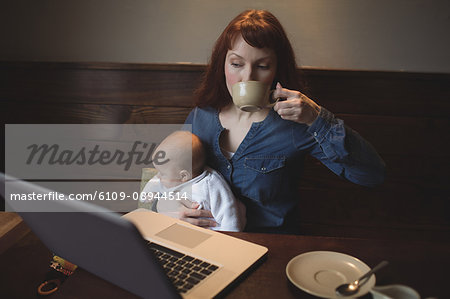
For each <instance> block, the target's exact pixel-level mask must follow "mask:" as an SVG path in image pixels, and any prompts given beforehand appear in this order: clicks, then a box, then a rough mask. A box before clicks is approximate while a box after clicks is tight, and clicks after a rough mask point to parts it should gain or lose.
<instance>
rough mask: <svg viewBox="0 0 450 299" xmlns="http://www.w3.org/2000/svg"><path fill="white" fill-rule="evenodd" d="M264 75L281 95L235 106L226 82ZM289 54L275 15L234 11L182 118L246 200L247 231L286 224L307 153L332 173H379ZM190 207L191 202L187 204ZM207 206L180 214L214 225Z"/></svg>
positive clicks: (376, 176)
mask: <svg viewBox="0 0 450 299" xmlns="http://www.w3.org/2000/svg"><path fill="white" fill-rule="evenodd" d="M250 80H254V81H262V82H264V83H267V84H269V85H271V86H272V87H273V88H275V93H274V97H280V98H285V99H286V100H284V101H280V102H278V103H277V104H276V105H275V106H274V108H273V110H272V109H263V110H259V111H257V112H244V111H241V110H239V108H237V107H236V106H235V105H234V104H233V101H232V98H231V86H232V85H233V84H235V83H236V82H240V81H250ZM300 90H301V85H300V78H299V77H298V73H297V66H296V63H295V58H294V53H293V50H292V47H291V45H290V43H289V40H288V39H287V36H286V33H285V32H284V29H283V27H282V26H281V24H280V23H279V21H278V20H277V19H276V18H275V17H274V16H273V15H272V14H271V13H269V12H267V11H261V10H248V11H244V12H242V13H241V14H239V15H238V16H237V17H236V18H234V19H233V20H232V21H231V22H230V24H229V25H228V26H227V27H226V28H225V30H224V32H223V33H222V34H221V35H220V37H219V38H218V40H217V42H216V44H215V46H214V49H213V52H212V56H211V58H210V63H209V65H208V67H207V70H206V73H205V77H204V78H203V81H202V83H201V85H200V87H199V89H198V90H197V92H196V99H197V102H196V104H197V107H196V108H195V109H194V110H193V111H192V112H191V113H190V114H189V116H188V118H187V120H186V123H187V124H192V132H193V133H194V134H196V135H197V136H199V137H200V139H201V140H202V142H203V143H204V145H205V147H206V149H207V153H208V157H207V161H208V164H209V165H210V166H211V167H213V168H215V169H216V170H218V171H219V172H220V173H221V174H222V175H223V176H224V177H225V179H226V180H227V181H228V183H229V184H230V185H231V187H232V190H233V192H234V193H235V194H236V196H237V197H238V198H240V199H241V200H242V201H243V202H244V204H245V205H246V207H247V228H246V230H248V231H261V230H263V231H273V230H275V231H276V230H280V231H286V230H287V231H291V232H292V230H291V228H290V227H288V226H289V222H290V221H289V219H288V215H290V213H289V212H290V211H292V210H293V208H294V207H295V205H296V202H297V199H298V198H299V196H298V194H297V189H298V186H297V185H298V182H299V179H300V174H301V173H302V170H303V162H304V158H305V156H306V155H307V154H310V155H312V156H313V157H315V158H317V159H318V160H319V161H321V162H322V163H323V164H324V165H326V166H327V167H328V168H329V169H330V170H332V171H333V172H334V173H336V174H337V175H339V176H341V177H343V178H345V179H348V180H350V181H352V182H354V183H357V184H360V185H365V186H374V185H377V184H379V183H381V182H382V181H383V180H384V163H383V161H382V160H381V158H380V157H379V156H378V155H377V153H376V151H375V150H374V149H373V148H372V147H371V145H370V144H369V143H367V142H366V141H365V140H364V139H362V138H361V137H360V136H359V135H358V134H357V133H356V132H355V131H353V130H351V129H350V128H348V127H346V126H345V125H344V123H343V121H342V120H340V119H337V118H336V117H335V116H334V115H333V114H332V113H331V112H329V111H328V110H326V109H325V108H323V107H320V106H319V105H317V104H316V103H315V102H314V101H313V100H311V99H310V98H308V97H307V96H305V95H304V94H302V93H301V92H300ZM193 208H195V207H193ZM205 217H211V214H210V213H209V212H208V211H202V210H194V209H192V210H187V211H185V212H183V213H181V214H180V218H181V219H183V220H185V221H188V222H191V223H193V224H195V225H199V226H213V225H214V221H213V220H211V219H205Z"/></svg>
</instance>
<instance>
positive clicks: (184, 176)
mask: <svg viewBox="0 0 450 299" xmlns="http://www.w3.org/2000/svg"><path fill="white" fill-rule="evenodd" d="M180 177H181V181H182V182H183V183H184V182H187V181H189V180H190V179H192V174H191V173H190V172H189V171H187V170H186V169H183V170H182V171H180Z"/></svg>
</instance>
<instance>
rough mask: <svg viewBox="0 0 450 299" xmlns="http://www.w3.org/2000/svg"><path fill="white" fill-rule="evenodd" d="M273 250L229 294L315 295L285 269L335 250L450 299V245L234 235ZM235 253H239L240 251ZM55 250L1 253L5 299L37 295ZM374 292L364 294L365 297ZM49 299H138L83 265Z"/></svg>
mask: <svg viewBox="0 0 450 299" xmlns="http://www.w3.org/2000/svg"><path fill="white" fill-rule="evenodd" d="M229 234H230V235H232V236H235V237H238V238H242V239H245V240H248V241H251V242H255V243H258V244H261V245H264V246H266V247H268V248H269V255H268V258H267V260H266V261H265V262H264V263H263V264H262V265H260V266H259V267H258V268H257V269H256V270H255V271H254V272H252V273H251V274H250V275H249V276H248V277H246V278H245V279H244V280H243V281H242V282H241V283H239V284H238V285H237V286H236V287H234V288H233V289H232V290H231V291H230V292H229V293H228V294H227V297H229V298H280V299H281V298H313V297H312V296H310V295H308V294H306V293H304V292H302V291H300V290H298V289H297V288H296V287H294V286H293V285H292V284H291V283H290V282H289V280H288V279H287V277H286V274H285V267H286V264H287V263H288V262H289V260H290V259H291V258H293V257H295V256H296V255H298V254H301V253H304V252H308V251H315V250H330V251H338V252H342V253H346V254H349V255H352V256H355V257H358V258H359V259H361V260H362V261H364V262H365V263H366V264H368V265H369V266H374V265H375V264H376V263H378V262H379V261H381V260H383V259H386V260H388V261H390V265H389V266H388V267H386V268H384V269H383V270H382V271H380V272H379V274H377V285H386V284H405V285H408V286H411V287H413V288H414V289H416V290H417V291H418V292H419V293H420V294H421V296H422V298H426V297H436V298H448V295H449V293H450V291H449V290H447V284H448V277H449V276H448V271H449V269H450V243H448V242H444V243H441V242H438V241H436V242H434V241H427V242H421V241H414V242H411V241H402V240H395V241H392V240H391V241H385V240H368V239H349V238H331V237H312V236H293V235H274V234H254V233H229ZM236 254H239V253H238V252H236ZM50 259H51V252H49V251H48V249H47V248H46V247H45V246H44V245H43V244H42V242H40V240H39V239H38V238H37V237H36V236H35V235H34V234H33V233H31V232H30V233H28V234H27V235H26V236H25V237H24V238H23V239H21V240H20V241H19V242H17V243H16V244H15V245H14V246H13V247H11V248H9V249H8V250H7V251H5V252H4V253H3V254H2V255H0V269H1V270H0V271H1V272H0V273H1V274H0V290H1V295H0V297H2V298H35V297H37V295H36V287H37V286H38V285H39V284H40V283H41V282H42V281H43V279H44V277H45V273H46V272H47V271H48V269H49V267H48V264H49V261H50ZM366 297H368V298H370V297H371V296H370V295H369V296H365V298H366ZM49 298H136V297H135V296H133V295H132V294H130V293H128V292H126V291H124V290H122V289H120V288H119V287H116V286H114V285H112V284H110V283H108V282H106V281H104V280H102V279H100V278H98V277H96V276H94V275H92V274H90V273H88V272H87V271H84V270H82V269H78V270H77V271H76V272H75V274H74V275H72V276H71V277H70V278H69V279H67V280H66V282H65V283H64V284H63V285H62V287H61V289H60V290H59V291H58V292H56V293H55V294H53V295H51V296H49Z"/></svg>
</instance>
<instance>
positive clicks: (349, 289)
mask: <svg viewBox="0 0 450 299" xmlns="http://www.w3.org/2000/svg"><path fill="white" fill-rule="evenodd" d="M387 264H389V263H388V262H387V261H382V262H381V263H379V264H378V265H376V266H375V267H374V268H373V269H372V270H370V271H369V272H367V273H366V274H364V275H363V276H361V277H360V278H358V279H357V280H355V281H354V282H352V283H344V284H341V285H340V286H338V287H337V288H336V294H337V295H339V296H351V295H354V294H356V293H357V292H358V290H359V288H360V287H361V286H362V285H363V284H365V283H366V282H367V281H369V278H370V276H372V274H373V273H375V272H376V271H378V270H380V269H381V268H383V267H384V266H386V265H387ZM363 280H364V281H363Z"/></svg>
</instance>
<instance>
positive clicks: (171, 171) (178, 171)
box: [142, 131, 246, 231]
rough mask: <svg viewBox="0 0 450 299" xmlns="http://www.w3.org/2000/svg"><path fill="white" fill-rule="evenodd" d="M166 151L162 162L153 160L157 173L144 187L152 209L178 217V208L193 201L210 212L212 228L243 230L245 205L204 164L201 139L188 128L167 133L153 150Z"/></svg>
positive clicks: (216, 173) (221, 178) (221, 179)
mask: <svg viewBox="0 0 450 299" xmlns="http://www.w3.org/2000/svg"><path fill="white" fill-rule="evenodd" d="M158 152H163V153H165V158H164V159H162V160H163V162H162V163H161V164H158V165H157V164H156V163H155V168H156V169H157V170H158V174H157V175H156V176H154V177H153V178H152V179H151V180H150V181H149V182H148V183H147V184H146V185H145V187H144V188H143V190H142V192H143V193H144V194H148V196H147V199H148V200H152V210H154V211H156V212H158V213H162V214H166V215H169V216H171V217H175V218H176V217H177V216H178V213H179V212H180V210H181V209H185V208H190V207H191V206H192V203H193V202H197V203H198V204H199V207H198V209H205V210H209V211H211V213H212V215H213V217H214V220H215V221H216V222H217V226H215V227H212V228H211V229H214V230H221V231H242V230H243V229H244V227H245V223H246V218H245V206H244V205H243V204H242V203H241V202H240V201H238V200H237V199H236V198H235V197H234V195H233V192H232V191H231V189H230V187H229V186H228V184H227V182H226V181H225V179H224V178H223V177H222V176H221V175H220V174H219V173H218V172H217V171H215V170H214V169H212V168H209V167H207V166H206V165H205V151H204V149H203V145H202V143H201V141H200V139H199V138H198V137H197V136H196V135H194V134H192V133H190V132H187V131H176V132H174V133H172V134H170V135H169V136H167V137H166V138H165V139H164V140H163V141H162V142H161V144H160V145H159V146H158V148H157V149H156V150H155V153H158Z"/></svg>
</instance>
